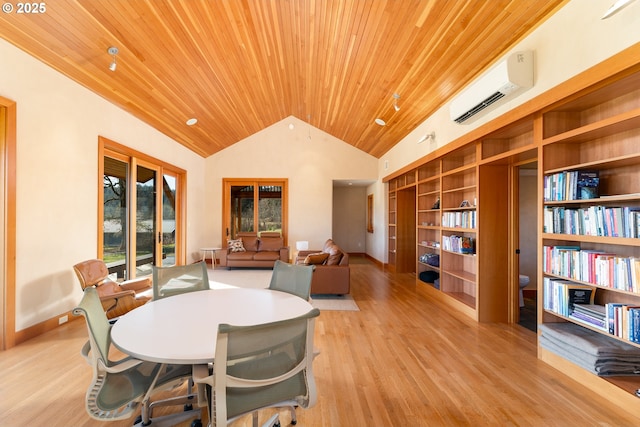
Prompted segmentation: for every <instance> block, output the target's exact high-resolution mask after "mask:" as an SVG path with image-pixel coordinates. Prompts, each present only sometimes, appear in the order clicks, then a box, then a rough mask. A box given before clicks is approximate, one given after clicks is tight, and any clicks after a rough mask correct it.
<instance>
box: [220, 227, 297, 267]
mask: <svg viewBox="0 0 640 427" xmlns="http://www.w3.org/2000/svg"><path fill="white" fill-rule="evenodd" d="M238 241H241V242H242V243H241V244H240V243H238ZM221 255H222V256H221V257H220V265H222V266H226V267H227V268H231V267H260V268H273V265H274V264H275V262H276V260H278V259H279V260H280V261H284V262H287V263H288V262H289V247H288V246H284V239H283V238H282V235H281V234H280V233H278V232H266V231H263V232H262V233H260V237H258V235H257V234H256V233H238V235H237V237H236V239H234V240H230V241H229V242H228V244H227V249H226V251H222V254H221Z"/></svg>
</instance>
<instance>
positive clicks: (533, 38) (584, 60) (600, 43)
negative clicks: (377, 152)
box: [367, 0, 640, 262]
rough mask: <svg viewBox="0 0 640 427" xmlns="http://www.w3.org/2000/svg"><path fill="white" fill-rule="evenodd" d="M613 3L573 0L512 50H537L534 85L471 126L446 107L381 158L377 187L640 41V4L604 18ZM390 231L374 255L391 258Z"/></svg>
mask: <svg viewBox="0 0 640 427" xmlns="http://www.w3.org/2000/svg"><path fill="white" fill-rule="evenodd" d="M612 3H613V1H612V0H588V1H587V0H572V1H570V2H569V3H567V4H566V5H565V6H564V7H563V8H562V9H561V10H559V11H558V12H557V13H556V14H555V15H554V16H552V17H551V18H550V19H549V20H547V21H546V22H545V23H543V24H542V25H540V27H538V28H537V29H536V30H535V31H534V32H532V33H531V34H530V35H529V36H528V37H526V38H525V39H524V40H523V41H522V42H521V43H519V44H518V45H517V46H515V47H514V48H513V49H512V50H511V51H510V52H508V53H507V55H508V54H510V53H512V52H515V51H520V50H532V51H534V58H535V61H534V62H535V72H534V80H535V83H534V86H533V87H532V88H530V89H528V90H526V91H524V92H522V93H521V94H519V95H518V96H516V97H514V98H513V99H511V100H509V101H508V102H506V103H504V104H501V105H500V106H499V107H498V108H495V109H493V110H491V111H490V112H488V113H487V114H485V115H483V116H482V117H480V118H478V119H477V120H475V121H473V122H472V123H470V124H463V125H459V124H457V123H454V122H453V121H452V120H451V119H450V118H449V104H446V105H444V106H443V107H442V108H441V109H439V110H438V111H436V112H435V113H434V114H433V115H432V116H431V117H429V118H428V119H427V120H425V121H424V122H423V123H422V124H420V125H419V126H418V127H417V128H416V129H415V130H414V131H413V132H411V133H410V134H409V135H407V137H406V138H404V139H403V140H401V141H399V142H398V144H397V145H396V146H394V147H393V148H392V149H391V150H389V151H388V152H386V153H385V154H384V155H383V156H382V157H381V158H380V159H379V161H378V177H379V181H378V183H377V184H375V185H374V188H373V189H372V191H375V192H376V193H382V192H385V193H386V189H385V188H384V185H383V184H382V182H381V180H382V178H384V177H385V176H388V175H390V174H392V173H393V172H395V171H397V170H399V169H402V168H403V167H404V166H406V165H408V164H410V163H412V162H413V161H415V160H417V159H419V158H422V157H424V156H426V155H427V154H429V153H430V152H431V151H433V150H435V149H436V148H438V147H442V146H444V145H446V144H448V143H450V142H452V141H454V140H456V139H457V138H459V137H461V136H463V135H465V134H466V133H468V132H470V131H471V130H473V129H476V128H477V127H479V126H480V125H483V124H485V123H487V122H489V121H491V120H492V119H495V118H496V117H499V116H501V115H503V114H506V113H508V112H509V110H511V109H513V108H515V107H516V106H518V105H520V104H523V103H524V102H526V101H529V100H530V99H533V98H534V97H536V96H537V95H540V94H542V93H544V92H546V91H548V90H549V89H551V88H553V87H555V86H557V85H558V84H560V83H562V82H564V81H566V80H568V79H569V78H571V77H573V76H575V75H577V74H579V73H580V72H582V71H584V70H586V69H588V68H590V67H592V66H594V65H596V64H598V63H599V62H602V61H603V60H605V59H607V58H609V57H611V56H613V55H615V54H616V53H618V52H620V51H622V50H624V49H625V48H627V47H630V46H632V45H634V44H636V43H638V42H640V2H634V3H632V4H631V5H630V6H627V7H626V8H625V9H623V10H622V11H620V12H618V13H617V14H616V15H614V16H612V17H610V18H608V19H606V20H601V19H600V18H601V17H602V15H603V14H604V12H605V11H606V10H607V9H608V8H609V6H611V4H612ZM639 60H640V59H639ZM432 131H435V133H436V138H435V142H434V143H432V142H431V141H427V142H424V143H422V144H418V143H417V141H418V139H420V137H421V136H422V135H424V134H427V133H430V132H432ZM370 192H371V191H370ZM376 208H377V207H376ZM381 214H382V212H380V215H381ZM377 216H379V215H377ZM386 235H387V234H386V230H385V235H384V236H379V235H377V236H376V237H375V239H372V242H371V246H370V245H367V250H368V251H369V250H371V251H372V252H371V253H376V254H383V255H382V256H383V257H384V258H383V259H384V260H385V262H386V261H387V253H386V248H387V246H386V240H385V239H386ZM380 245H382V247H380ZM376 258H377V257H376ZM378 259H380V258H378Z"/></svg>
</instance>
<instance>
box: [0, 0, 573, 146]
mask: <svg viewBox="0 0 640 427" xmlns="http://www.w3.org/2000/svg"><path fill="white" fill-rule="evenodd" d="M566 1H567V0H455V1H453V0H451V1H447V0H428V1H426V0H424V1H418V0H413V1H410V0H402V1H400V0H386V1H385V0H299V1H296V0H270V1H267V0H216V1H212V0H189V1H180V0H173V1H171V0H109V1H99V0H55V1H48V2H45V3H44V4H45V7H46V10H45V11H44V13H39V14H30V15H28V16H27V15H25V14H18V13H16V12H15V11H14V12H13V13H2V14H0V37H2V38H4V39H5V40H7V41H9V42H10V43H12V44H14V45H15V46H17V47H19V48H20V49H22V50H24V51H26V52H28V53H29V54H31V55H33V56H34V57H36V58H38V59H40V60H41V61H43V62H44V63H46V64H48V65H50V66H51V67H53V68H54V69H57V70H59V71H60V72H62V73H63V74H65V75H67V76H69V77H70V78H71V79H73V80H75V81H77V82H78V83H80V84H81V85H83V86H85V87H87V88H88V89H90V90H92V91H94V92H95V93H97V94H99V95H101V96H102V97H104V98H105V99H107V100H109V101H111V102H113V103H114V104H116V105H118V106H120V107H121V108H123V109H124V110H126V111H129V112H130V113H132V114H133V115H135V116H136V117H138V118H140V119H141V120H143V121H145V122H147V123H148V124H150V125H151V126H153V127H155V128H157V129H158V130H159V131H161V132H163V133H164V134H166V135H168V136H169V137H171V138H173V139H175V140H176V141H178V142H179V143H181V144H183V145H184V146H186V147H188V148H189V149H191V150H193V151H194V152H196V153H198V154H199V155H201V156H204V157H207V156H210V155H212V154H214V153H216V152H218V151H220V150H223V149H224V148H226V147H228V146H230V145H232V144H234V143H236V142H238V141H240V140H242V139H244V138H246V137H248V136H250V135H252V134H254V133H256V132H258V131H260V130H261V129H264V128H265V127H267V126H270V125H272V124H274V123H276V122H278V121H280V120H282V119H284V118H286V117H288V116H290V115H293V116H295V117H297V118H298V119H300V120H303V121H305V122H308V123H310V124H311V125H312V126H314V127H316V128H319V129H321V130H323V131H325V132H327V133H329V134H331V135H333V136H335V137H336V138H339V139H341V140H343V141H345V142H347V143H349V144H351V145H353V146H354V147H357V148H359V149H361V150H363V151H365V152H367V153H369V154H371V155H373V156H376V157H381V156H382V155H383V154H384V153H385V152H386V151H388V150H389V149H390V148H392V147H393V146H394V145H395V144H396V143H397V142H398V141H400V140H401V139H402V138H403V137H405V136H406V135H407V134H408V133H409V132H411V131H412V130H413V129H415V127H416V126H417V125H419V124H420V123H422V122H423V121H424V120H425V119H427V118H428V117H429V115H431V114H432V113H433V112H434V111H436V110H437V109H438V108H439V107H441V106H442V105H443V104H444V103H445V102H446V101H447V100H448V99H449V98H450V97H451V96H452V95H454V94H455V93H457V92H458V91H460V90H461V89H462V88H463V87H464V86H465V85H466V84H467V83H468V82H469V81H471V80H472V79H473V78H474V77H475V76H477V75H478V74H479V73H480V72H482V71H483V70H485V69H486V68H487V67H488V66H489V65H490V64H491V63H492V62H493V61H494V60H495V59H496V58H497V57H500V56H502V55H503V54H504V53H505V51H506V50H508V49H509V48H510V46H512V45H514V44H515V43H516V42H518V41H519V40H521V39H522V38H523V37H524V36H526V35H527V34H528V33H530V32H531V31H532V30H533V29H534V28H535V27H537V26H538V25H539V24H540V23H541V22H543V21H544V20H545V19H547V18H548V17H549V16H551V14H553V13H554V12H556V11H557V10H558V9H559V8H560V7H561V6H562V5H564V4H565V3H566ZM110 46H115V47H117V48H118V49H119V54H118V55H117V69H116V71H115V72H112V71H110V70H109V64H110V63H111V60H112V58H111V56H109V55H108V53H107V49H108V48H109V47H110ZM394 93H397V94H399V95H400V99H399V100H398V105H399V106H400V110H399V111H397V112H396V111H395V109H394V108H393V102H394V98H393V94H394ZM0 95H2V93H1V88H0ZM191 117H195V118H197V119H198V123H197V124H196V125H195V126H191V127H189V126H187V125H186V124H185V122H186V120H187V119H189V118H191ZM377 117H380V118H382V119H384V120H385V121H386V123H387V125H386V126H385V127H381V126H378V125H376V124H375V123H374V119H376V118H377Z"/></svg>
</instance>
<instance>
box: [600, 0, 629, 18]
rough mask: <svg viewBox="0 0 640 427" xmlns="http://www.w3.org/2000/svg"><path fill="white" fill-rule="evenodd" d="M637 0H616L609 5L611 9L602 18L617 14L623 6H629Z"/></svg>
mask: <svg viewBox="0 0 640 427" xmlns="http://www.w3.org/2000/svg"><path fill="white" fill-rule="evenodd" d="M633 1H635V0H616V2H615V3H613V4H612V5H611V7H609V9H608V10H607V11H606V12H605V14H604V15H603V16H602V18H600V19H607V18H608V17H610V16H612V15H615V14H616V13H618V12H619V11H620V10H622V9H623V8H625V7H627V6H629V5H630V4H631V3H632V2H633Z"/></svg>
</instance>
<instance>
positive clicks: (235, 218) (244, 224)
mask: <svg viewBox="0 0 640 427" xmlns="http://www.w3.org/2000/svg"><path fill="white" fill-rule="evenodd" d="M253 212H254V206H253V185H234V186H232V187H231V237H232V238H235V236H236V235H237V233H239V232H243V231H244V232H250V231H254V230H255V229H254V225H253Z"/></svg>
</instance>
